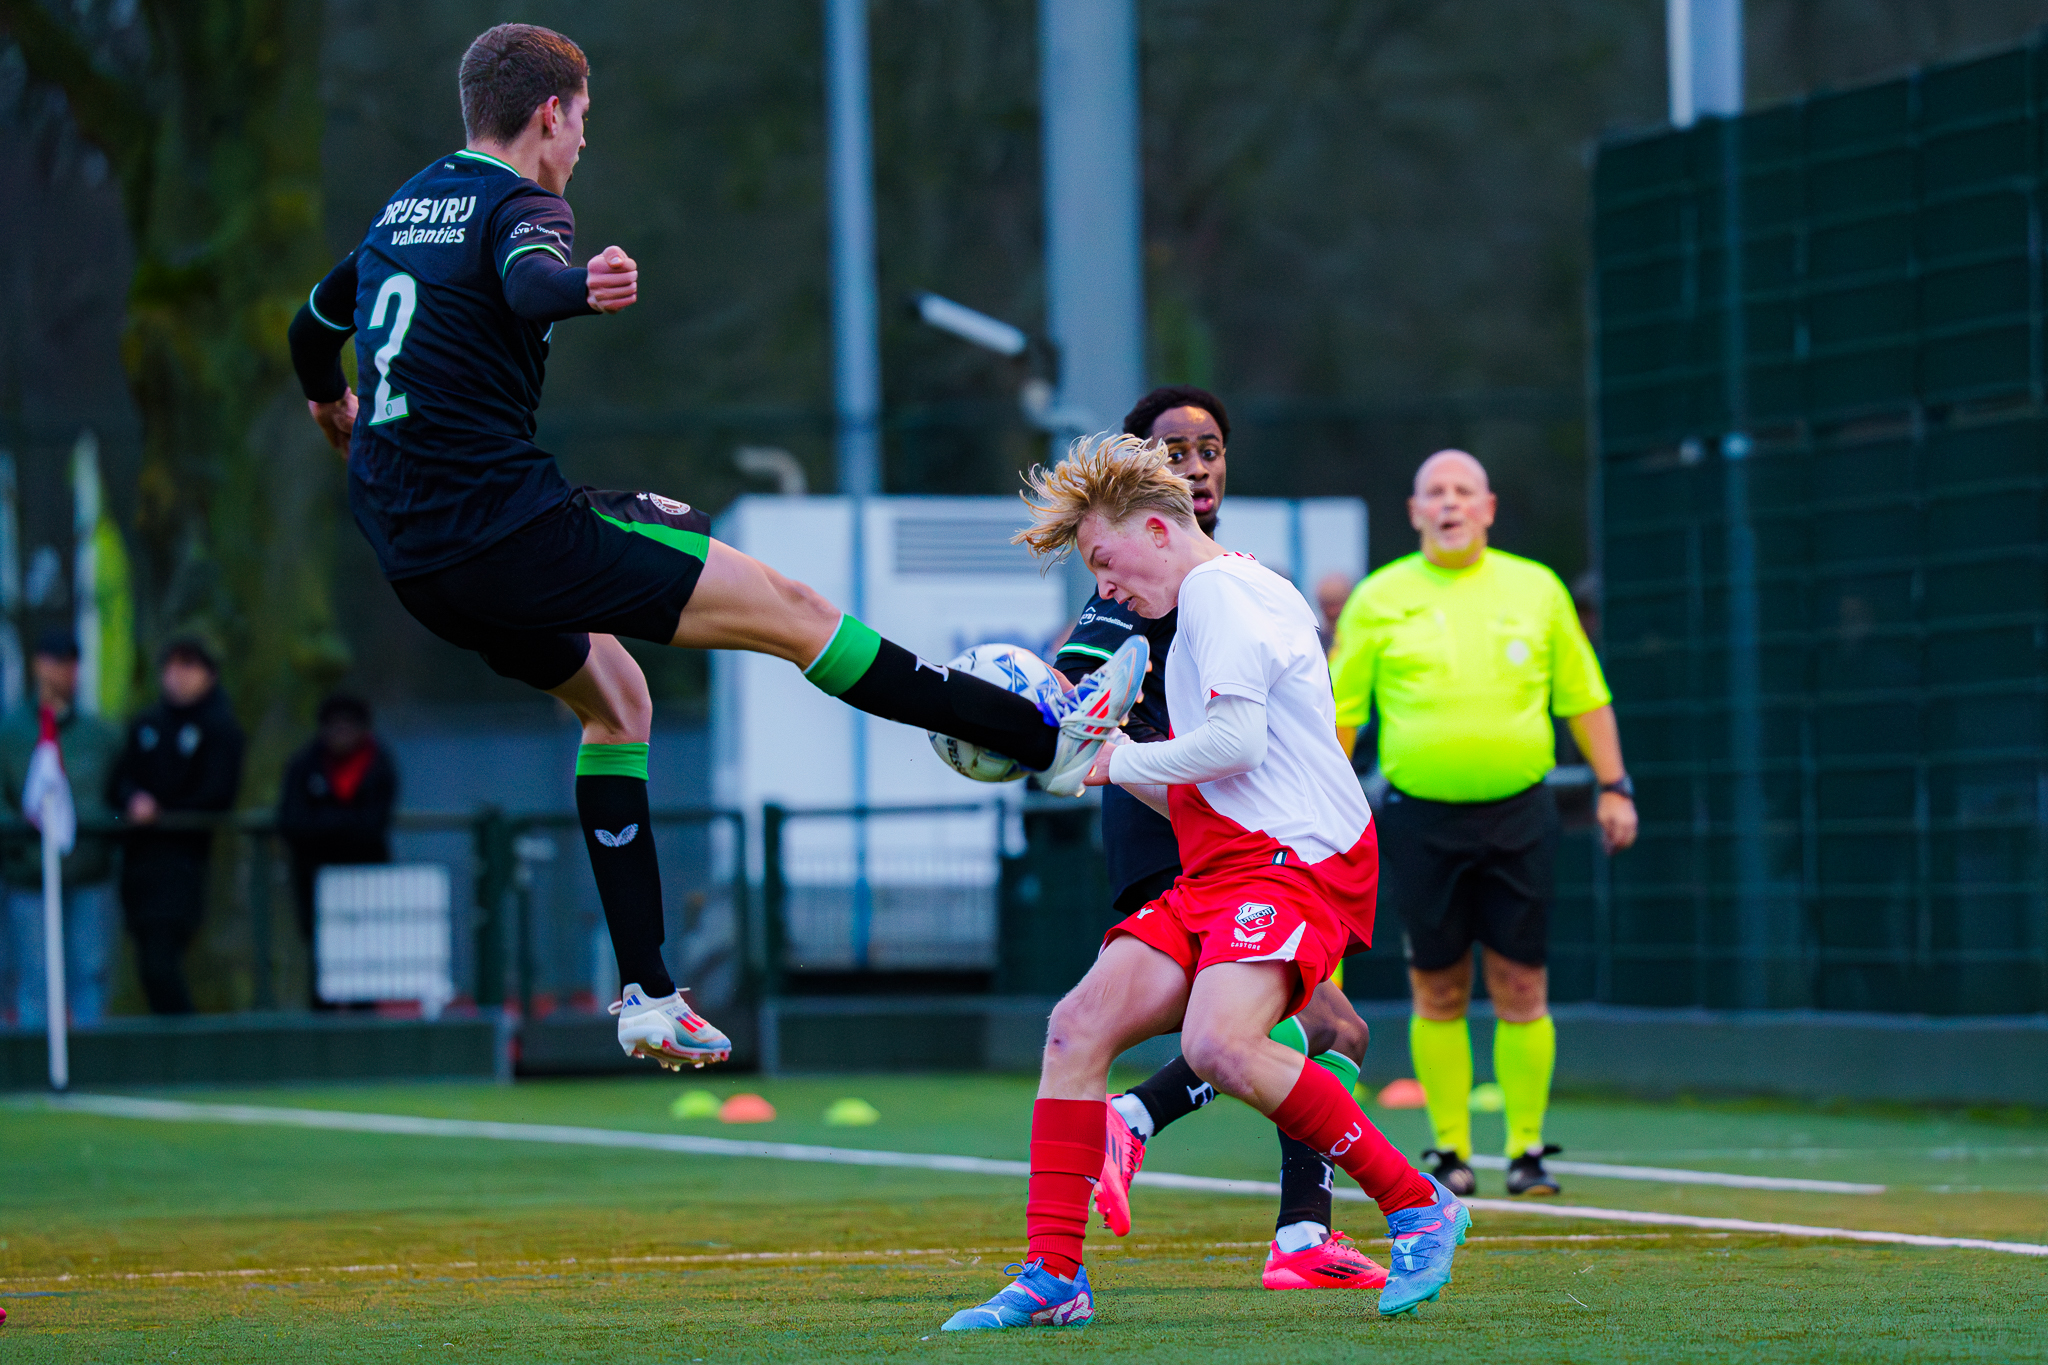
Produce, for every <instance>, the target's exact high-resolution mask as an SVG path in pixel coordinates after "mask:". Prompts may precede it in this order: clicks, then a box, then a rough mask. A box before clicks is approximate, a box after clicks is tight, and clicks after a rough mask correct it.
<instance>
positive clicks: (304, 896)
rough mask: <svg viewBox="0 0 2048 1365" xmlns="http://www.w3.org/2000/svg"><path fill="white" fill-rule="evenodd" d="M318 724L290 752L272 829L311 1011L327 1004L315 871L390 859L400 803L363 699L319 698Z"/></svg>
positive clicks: (388, 761) (395, 776) (388, 758)
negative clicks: (287, 865) (283, 856)
mask: <svg viewBox="0 0 2048 1365" xmlns="http://www.w3.org/2000/svg"><path fill="white" fill-rule="evenodd" d="M319 724H320V732H319V734H317V735H316V736H314V739H313V742H312V743H311V744H308V745H307V746H306V747H305V748H303V749H301V750H299V751H298V752H297V753H296V754H293V755H292V760H291V763H290V764H289V765H287V766H286V768H285V770H284V785H283V787H282V789H281V790H280V791H279V793H278V798H277V832H278V834H279V835H281V836H282V837H283V839H284V841H285V843H286V845H287V846H288V847H289V848H290V849H291V855H292V898H293V904H294V905H295V907H296V908H297V910H298V913H299V932H300V933H301V934H303V935H304V936H305V939H306V951H307V961H308V967H309V970H308V973H307V991H308V993H309V995H310V996H311V1004H312V1005H313V1007H314V1008H315V1009H323V1008H327V1002H326V1001H324V1000H322V999H321V998H320V960H319V948H318V945H317V943H316V941H315V938H314V924H313V893H314V887H315V885H316V884H317V882H318V881H319V877H320V869H321V868H323V867H329V866H338V865H345V864H360V863H388V862H390V861H391V808H392V807H393V806H394V805H396V804H397V801H398V769H397V767H396V766H395V765H394V764H393V763H392V762H391V756H390V754H388V753H387V752H385V749H384V746H383V745H381V744H379V743H378V742H377V737H376V736H375V735H374V734H372V733H371V730H370V708H369V705H368V704H367V703H365V702H363V701H361V700H360V699H358V698H356V697H346V696H340V695H336V696H332V697H329V698H328V699H327V700H325V701H323V702H321V703H320V712H319Z"/></svg>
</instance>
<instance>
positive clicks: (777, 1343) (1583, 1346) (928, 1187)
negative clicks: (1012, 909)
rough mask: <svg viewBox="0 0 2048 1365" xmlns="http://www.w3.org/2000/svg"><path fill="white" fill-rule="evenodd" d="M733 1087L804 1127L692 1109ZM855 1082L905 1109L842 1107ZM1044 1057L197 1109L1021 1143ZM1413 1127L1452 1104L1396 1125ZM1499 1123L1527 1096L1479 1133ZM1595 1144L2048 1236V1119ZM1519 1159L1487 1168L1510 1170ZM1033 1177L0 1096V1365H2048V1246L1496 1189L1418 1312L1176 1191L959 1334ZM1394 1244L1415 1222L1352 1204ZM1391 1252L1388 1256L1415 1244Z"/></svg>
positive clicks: (1232, 1136)
mask: <svg viewBox="0 0 2048 1365" xmlns="http://www.w3.org/2000/svg"><path fill="white" fill-rule="evenodd" d="M696 1085H702V1086H705V1087H707V1088H709V1089H712V1090H713V1091H715V1092H717V1093H718V1094H720V1095H724V1094H729V1093H732V1092H735V1091H738V1090H742V1089H746V1090H756V1091H759V1092H760V1093H763V1094H765V1095H767V1096H768V1098H769V1099H770V1100H771V1101H773V1102H774V1103H775V1105H776V1106H777V1108H778V1109H779V1111H780V1117H779V1118H778V1119H777V1121H775V1122H774V1123H770V1124H763V1125H759V1126H755V1127H748V1128H737V1127H726V1126H723V1125H720V1124H719V1123H717V1122H716V1121H711V1120H699V1121H678V1120H675V1119H672V1118H670V1117H669V1113H668V1108H669V1104H670V1101H671V1100H672V1099H673V1098H674V1097H675V1095H676V1094H677V1093H678V1092H679V1090H680V1089H681V1088H686V1087H690V1086H696ZM843 1095H858V1096H860V1097H862V1098H864V1099H867V1100H868V1101H870V1102H871V1103H873V1104H874V1105H875V1106H876V1107H877V1108H878V1109H879V1110H880V1111H881V1113H882V1122H881V1123H880V1124H878V1125H876V1126H873V1127H867V1128H850V1129H849V1128H829V1127H826V1126H825V1125H824V1123H823V1121H822V1116H823V1113H824V1110H825V1107H826V1105H827V1104H829V1103H830V1102H831V1101H832V1100H833V1099H835V1098H838V1097H840V1096H843ZM1030 1095H1031V1085H1030V1082H1029V1081H1027V1080H1025V1079H1023V1078H1017V1077H988V1076H958V1077H833V1078H819V1077H811V1078H792V1079H780V1080H768V1079H761V1078H754V1077H739V1076H733V1077H720V1076H717V1075H716V1074H715V1073H710V1072H707V1073H703V1074H702V1075H701V1076H692V1077H686V1078H684V1080H683V1081H682V1082H681V1083H680V1085H678V1084H677V1083H674V1082H672V1081H667V1080H655V1079H651V1078H650V1079H646V1080H626V1081H565V1082H552V1083H533V1084H522V1085H519V1086H515V1087H491V1086H467V1085H460V1086H458V1085H445V1086H394V1087H377V1088H321V1089H306V1090H298V1091H282V1090H264V1091H244V1092H237V1093H234V1094H222V1093H210V1094H180V1095H179V1096H177V1098H181V1099H195V1100H218V1101H233V1102H237V1103H245V1104H279V1105H298V1106H304V1107H310V1108H325V1109H354V1110H363V1111H369V1112H377V1113H402V1114H418V1115H427V1116H435V1117H462V1118H489V1119H500V1120H507V1121H512V1122H537V1123H569V1124H580V1125H589V1126H600V1127H613V1128H631V1129H642V1130H646V1131H654V1132H677V1131H694V1132H702V1133H710V1134H715V1135H719V1136H728V1137H744V1138H762V1139H773V1140H779V1141H789V1142H800V1143H824V1144H830V1145H838V1146H863V1147H874V1148H886V1149H891V1150H898V1151H928V1152H951V1153H960V1154H965V1155H973V1156H990V1157H1002V1158H1012V1159H1015V1158H1021V1157H1022V1156H1023V1155H1024V1153H1025V1146H1026V1141H1025V1139H1026V1134H1025V1124H1026V1122H1027V1120H1028V1115H1029V1104H1030ZM1374 1117H1375V1118H1376V1119H1377V1120H1379V1121H1380V1122H1381V1123H1382V1125H1383V1126H1384V1127H1385V1128H1386V1129H1387V1131H1388V1132H1389V1134H1390V1136H1392V1137H1393V1138H1394V1139H1395V1140H1396V1141H1397V1142H1398V1143H1400V1144H1401V1146H1402V1147H1403V1148H1404V1149H1406V1150H1408V1151H1411V1152H1413V1151H1415V1150H1417V1149H1419V1148H1421V1147H1423V1146H1426V1145H1428V1134H1427V1131H1426V1128H1425V1126H1424V1123H1423V1120H1422V1117H1421V1115H1419V1114H1418V1113H1415V1112H1412V1111H1403V1112H1391V1113H1390V1112H1387V1111H1384V1110H1377V1111H1374ZM1479 1134H1480V1138H1481V1141H1482V1143H1485V1142H1493V1141H1497V1140H1498V1136H1499V1120H1498V1118H1491V1119H1489V1118H1486V1117H1484V1116H1482V1117H1480V1119H1479ZM1551 1136H1552V1137H1553V1139H1554V1140H1556V1141H1559V1142H1561V1143H1563V1144H1564V1145H1565V1146H1566V1147H1567V1148H1569V1152H1568V1154H1567V1155H1568V1157H1570V1158H1574V1159H1578V1160H1586V1161H1606V1162H1614V1163H1630V1164H1645V1165H1664V1166H1673V1167H1689V1168H1694V1169H1704V1170H1717V1171H1733V1172H1741V1173H1751V1174H1772V1175H1806V1176H1814V1177H1819V1178H1823V1179H1837V1180H1856V1181H1868V1182H1876V1183H1883V1184H1885V1185H1887V1186H1888V1187H1889V1188H1888V1190H1887V1192H1886V1193H1884V1194H1882V1195H1844V1194H1820V1193H1784V1192H1775V1191H1751V1190H1738V1189H1725V1188H1717V1187H1703V1186H1681V1185H1669V1184H1661V1183H1641V1182H1632V1181H1617V1180H1604V1179H1588V1178H1583V1177H1580V1178H1569V1179H1567V1180H1566V1182H1565V1184H1566V1191H1565V1201H1566V1202H1571V1203H1576V1204H1582V1205H1589V1206H1598V1207H1604V1208H1629V1209H1641V1210H1653V1211H1657V1212H1681V1213H1692V1214H1704V1215H1709V1216H1725V1217H1737V1218H1750V1219H1759V1220H1771V1221H1780V1222H1796V1223H1803V1224H1818V1225H1827V1226H1833V1227H1847V1228H1869V1229H1883V1230H1887V1231H1899V1232H1926V1233H1937V1234H1942V1235H1953V1236H1971V1237H1990V1238H1997V1239H2002V1240H2013V1241H2027V1242H2048V1120H2044V1119H2043V1118H2042V1117H2041V1116H2039V1115H2034V1116H2026V1115H2020V1116H2005V1117H2003V1118H2002V1119H1991V1118H1981V1117H1980V1118H1974V1119H1973V1118H1971V1117H1969V1116H1964V1115H1956V1114H1936V1113H1929V1112H1914V1111H1903V1110H1902V1111H1896V1112H1893V1111H1863V1112H1845V1113H1829V1112H1823V1111H1819V1110H1812V1109H1806V1110H1802V1109H1796V1108H1791V1107H1784V1106H1778V1107H1771V1106H1742V1105H1650V1104H1639V1103H1623V1102H1594V1101H1578V1102H1564V1103H1560V1104H1559V1105H1558V1106H1557V1107H1556V1109H1555V1111H1554V1119H1553V1123H1552V1133H1551ZM1275 1154H1276V1149H1275V1146H1274V1139H1273V1135H1272V1129H1271V1127H1270V1125H1267V1124H1266V1123H1264V1122H1263V1121H1262V1120H1260V1119H1259V1118H1258V1117H1257V1116H1256V1115H1255V1114H1252V1113H1251V1112H1250V1111H1248V1110H1246V1109H1244V1108H1243V1107H1242V1106H1238V1105H1234V1104H1231V1103H1229V1102H1227V1101H1226V1102H1224V1103H1222V1104H1219V1105H1217V1106H1215V1107H1214V1108H1213V1109H1211V1110H1210V1111H1208V1112H1205V1113H1203V1114H1199V1115H1196V1116H1195V1117H1193V1118H1191V1119H1188V1120H1186V1121H1185V1122H1183V1123H1182V1124H1180V1125H1178V1126H1176V1127H1175V1128H1173V1129H1170V1130H1168V1131H1167V1132H1166V1133H1164V1134H1162V1135H1161V1136H1160V1137H1159V1138H1158V1139H1157V1140H1156V1141H1155V1142H1154V1144H1153V1153H1152V1157H1151V1161H1150V1163H1149V1164H1150V1166H1151V1168H1153V1169H1158V1170H1165V1171H1176V1172H1183V1173H1189V1174H1200V1175H1218V1176H1233V1177H1240V1178H1253V1179H1266V1180H1270V1179H1272V1178H1273V1175H1272V1171H1273V1168H1274V1166H1275ZM1499 1181H1500V1175H1499V1173H1497V1172H1481V1190H1480V1193H1481V1194H1482V1195H1492V1196H1496V1197H1497V1196H1498V1195H1499V1193H1500V1190H1499ZM1023 1202H1024V1184H1023V1182H1022V1181H1021V1180H1017V1179H1004V1178H997V1177H989V1176H974V1175H957V1174H943V1173H934V1172H923V1171H910V1170H890V1169H871V1168H848V1167H834V1166H820V1165H802V1164H792V1163H786V1162H775V1161H760V1160H736V1159H729V1158H705V1157H688V1156H679V1155H671V1154H667V1153H660V1152H638V1151H600V1150H593V1149H588V1148H576V1147H562V1146H549V1145H543V1144H536V1143H524V1142H497V1141H469V1140H463V1139H451V1138H436V1137H392V1136H381V1135H367V1134H356V1133H339V1132H318V1131H301V1130H293V1129H283V1128H266V1127H232V1126H226V1125H215V1124H208V1123H160V1122H150V1121H140V1120H132V1119H115V1118H102V1117H94V1116H87V1115H83V1114H75V1113H61V1112H54V1111H51V1110H48V1109H45V1108H42V1107H40V1104H39V1102H38V1101H35V1100H32V1099H24V1100H19V1101H15V1102H10V1103H8V1104H6V1105H5V1106H0V1307H5V1308H6V1309H7V1310H8V1313H9V1321H8V1323H7V1324H6V1325H5V1326H4V1327H0V1360H4V1361H6V1362H9V1363H10V1365H11V1363H12V1362H28V1361H88V1360H90V1361H99V1360H121V1361H176V1362H189V1361H264V1362H273V1361H296V1360H319V1361H437V1362H439V1361H450V1362H454V1361H479V1360H506V1361H525V1360H533V1361H582V1360H593V1361H595V1360H604V1361H613V1362H616V1361H632V1362H639V1361H649V1362H652V1361H684V1362H689V1361H697V1360H702V1361H705V1362H722V1361H759V1362H782V1361H855V1360H876V1359H889V1360H935V1361H956V1360H958V1361H978V1360H1004V1361H1011V1360H1015V1361H1039V1360H1083V1359H1103V1360H1116V1361H1166V1362H1173V1363H1174V1365H1185V1362H1189V1361H1197V1360H1230V1361H1233V1362H1246V1363H1249V1362H1260V1361H1274V1362H1288V1365H1299V1363H1300V1362H1306V1361H1318V1362H1321V1361H1379V1360H1387V1361H1395V1360H1398V1361H1403V1362H1408V1363H1409V1365H1414V1362H1419V1361H1435V1360H1446V1359H1457V1360H1474V1361H1484V1362H1489V1365H1494V1363H1499V1365H1505V1363H1506V1362H1516V1361H1545V1362H1549V1361H1580V1362H1604V1361H1661V1360H1671V1361H1692V1360H1706V1359H1714V1360H1725V1361H1745V1362H1746V1361H1815V1360H1839V1361H1937V1360H1984V1361H2016V1360H2043V1359H2048V1261H2044V1260H2042V1259H2038V1258H2032V1257H2022V1256H2013V1255H2005V1254H1998V1253H1990V1252H1978V1251H1957V1250H1933V1249H1920V1248H1910V1247H1896V1246H1871V1245H1857V1244H1852V1243H1846V1242H1838V1241H1814V1240H1806V1239H1797V1238H1781V1237H1768V1236H1758V1235H1752V1234H1734V1235H1728V1234H1702V1233H1694V1232H1686V1231H1682V1230H1671V1231H1666V1230H1658V1229H1652V1228H1639V1227H1627V1226H1617V1225H1614V1224H1611V1223H1607V1224H1601V1223H1591V1222H1585V1221H1575V1220H1561V1219H1557V1218H1549V1217H1539V1216H1533V1215H1529V1214H1522V1213H1497V1212H1490V1211H1487V1212H1481V1213H1479V1214H1478V1215H1477V1219H1476V1225H1475V1228H1474V1236H1473V1240H1472V1242H1471V1243H1470V1244H1469V1246H1468V1247H1467V1248H1466V1250H1465V1251H1464V1252H1463V1253H1462V1254H1461V1255H1460V1257H1459V1260H1458V1265H1457V1277H1456V1280H1455V1282H1454V1283H1453V1285H1452V1286H1451V1288H1450V1289H1449V1290H1448V1291H1446V1293H1445V1295H1444V1297H1443V1299H1442V1301H1441V1302H1439V1303H1436V1304H1429V1305H1425V1306H1424V1308H1423V1310H1422V1312H1421V1315H1420V1316H1419V1317H1418V1318H1413V1319H1404V1320H1400V1321H1383V1320H1381V1319H1380V1318H1379V1317H1378V1316H1377V1315H1376V1314H1375V1313H1374V1312H1373V1311H1372V1309H1373V1298H1374V1296H1373V1295H1371V1294H1368V1293H1357V1292H1350V1291H1335V1290H1331V1291H1314V1292H1298V1293H1289V1294H1271V1293H1267V1292H1264V1291H1262V1290H1260V1289H1259V1288H1258V1279H1257V1277H1258V1268H1259V1263H1260V1260H1261V1258H1262V1257H1263V1254H1264V1246H1265V1239H1266V1238H1267V1237H1268V1236H1270V1234H1271V1227H1272V1215H1273V1209H1272V1207H1271V1204H1270V1202H1269V1201H1267V1200H1263V1199H1255V1198H1237V1197H1227V1196H1213V1195H1199V1194H1189V1193H1184V1192H1181V1191H1174V1190H1156V1189H1142V1188H1141V1189H1140V1190H1138V1191H1137V1192H1136V1195H1135V1200H1134V1202H1135V1208H1136V1216H1137V1224H1138V1226H1137V1230H1136V1232H1135V1233H1134V1234H1133V1235H1132V1237H1131V1238H1130V1239H1129V1241H1128V1242H1123V1243H1120V1242H1118V1241H1117V1240H1116V1239H1114V1238H1112V1237H1110V1236H1108V1235H1107V1234H1106V1233H1100V1232H1091V1234H1090V1240H1089V1247H1090V1267H1089V1268H1090V1274H1091V1276H1092V1277H1093V1279H1094V1283H1095V1286H1096V1291H1097V1297H1098V1303H1099V1311H1098V1314H1097V1317H1096V1319H1095V1322H1094V1323H1093V1324H1092V1325H1090V1326H1089V1327H1088V1328H1086V1329H1085V1330H1082V1331H1072V1330H1068V1331H1054V1330H1047V1329H1036V1330H1032V1331H1028V1332H1009V1333H991V1334H976V1335H973V1336H940V1335H939V1334H938V1331H937V1329H938V1325H939V1324H940V1323H941V1322H942V1321H944V1320H945V1318H946V1316H947V1315H948V1314H949V1313H951V1312H952V1311H953V1310H954V1309H956V1308H959V1307H961V1306H964V1305H966V1304H970V1303H973V1302H976V1301H978V1300H980V1299H982V1298H984V1297H986V1296H987V1295H988V1294H989V1293H991V1292H993V1290H994V1289H995V1288H996V1287H997V1286H998V1285H999V1284H1000V1283H1001V1277H1000V1275H999V1274H998V1269H999V1267H1001V1266H1002V1265H1003V1264H1004V1263H1005V1262H1006V1261H1010V1260H1013V1259H1015V1258H1016V1256H1017V1254H1018V1252H1019V1251H1021V1249H1022V1247H1021V1243H1022V1233H1023ZM1338 1222H1339V1224H1340V1226H1344V1227H1346V1228H1347V1229H1348V1230H1350V1231H1352V1232H1353V1233H1354V1234H1356V1235H1357V1236H1358V1238H1359V1240H1360V1242H1361V1244H1362V1245H1364V1246H1365V1247H1366V1249H1367V1251H1368V1252H1369V1253H1370V1252H1373V1251H1374V1250H1375V1249H1376V1248H1375V1244H1374V1240H1373V1239H1374V1238H1375V1237H1376V1236H1377V1235H1379V1234H1380V1233H1382V1232H1383V1225H1382V1224H1380V1223H1379V1220H1378V1219H1377V1217H1376V1216H1375V1215H1374V1214H1373V1213H1372V1211H1371V1210H1370V1208H1369V1207H1367V1206H1361V1205H1356V1204H1339V1205H1338ZM1378 1246H1379V1247H1384V1242H1383V1241H1382V1242H1379V1243H1378Z"/></svg>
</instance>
